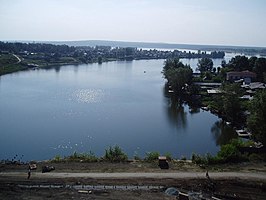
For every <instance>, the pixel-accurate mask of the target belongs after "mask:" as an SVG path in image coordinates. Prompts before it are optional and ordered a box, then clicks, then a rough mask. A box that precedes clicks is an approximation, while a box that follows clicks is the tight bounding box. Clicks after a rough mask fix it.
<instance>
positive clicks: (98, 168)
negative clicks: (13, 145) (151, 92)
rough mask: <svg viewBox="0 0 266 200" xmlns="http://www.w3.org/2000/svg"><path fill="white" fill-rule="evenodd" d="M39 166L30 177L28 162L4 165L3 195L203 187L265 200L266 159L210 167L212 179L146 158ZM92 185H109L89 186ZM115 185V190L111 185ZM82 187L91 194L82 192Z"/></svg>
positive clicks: (156, 193) (123, 194) (155, 193)
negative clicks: (163, 166)
mask: <svg viewBox="0 0 266 200" xmlns="http://www.w3.org/2000/svg"><path fill="white" fill-rule="evenodd" d="M44 165H53V166H54V167H55V171H52V172H49V173H41V166H44ZM37 166H38V167H37V170H35V171H32V173H31V178H30V179H29V180H28V179H27V165H5V164H1V165H0V199H176V197H173V196H168V195H166V194H165V193H164V191H165V189H166V188H168V187H176V188H178V189H179V190H182V191H192V190H193V191H198V192H200V191H202V192H203V193H206V194H208V195H216V196H219V197H221V199H266V165H265V163H242V164H238V165H230V166H219V167H218V166H212V167H211V168H210V167H208V168H207V169H208V170H209V176H210V179H208V178H206V170H207V169H206V167H203V168H202V167H199V166H196V165H194V164H192V163H190V162H181V163H179V162H177V163H175V162H171V163H170V169H169V170H161V169H159V168H158V166H157V163H144V162H129V163H47V162H40V163H37ZM39 185H43V186H45V187H46V188H41V187H38V186H39ZM51 185H52V186H53V185H56V186H58V187H57V188H53V187H51ZM88 185H89V186H106V188H102V189H99V188H98V189H93V188H86V187H85V186H88ZM32 186H33V187H32ZM76 186H78V187H79V189H78V188H75V187H76ZM107 186H109V188H108V187H107ZM111 186H112V187H113V189H110V187H111ZM116 186H145V187H146V186H147V187H149V186H158V188H150V189H147V188H146V189H134V190H133V189H117V188H115V187H116ZM159 186H160V187H159ZM28 187H29V188H28ZM82 187H84V188H82ZM79 190H84V191H85V192H87V193H79ZM89 191H91V193H89Z"/></svg>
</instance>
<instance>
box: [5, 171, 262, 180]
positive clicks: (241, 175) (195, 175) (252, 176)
mask: <svg viewBox="0 0 266 200" xmlns="http://www.w3.org/2000/svg"><path fill="white" fill-rule="evenodd" d="M25 174H26V173H22V172H1V173H0V178H1V177H17V178H21V177H25ZM32 177H36V178H45V179H47V178H57V179H58V178H93V179H134V178H141V179H145V178H147V179H169V178H171V179H204V178H206V173H202V172H175V173H173V172H170V173H168V172H165V173H157V172H156V173H51V172H50V173H40V172H36V173H34V172H33V173H32ZM209 177H210V178H211V179H242V180H243V179H246V180H257V181H260V180H261V181H266V173H251V172H209Z"/></svg>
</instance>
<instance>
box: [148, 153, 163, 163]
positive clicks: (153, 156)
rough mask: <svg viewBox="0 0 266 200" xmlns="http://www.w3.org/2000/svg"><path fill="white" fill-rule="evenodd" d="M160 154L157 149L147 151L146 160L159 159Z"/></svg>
mask: <svg viewBox="0 0 266 200" xmlns="http://www.w3.org/2000/svg"><path fill="white" fill-rule="evenodd" d="M159 156H160V153H159V152H157V151H152V152H147V153H146V157H145V161H147V162H153V161H155V160H158V157H159Z"/></svg>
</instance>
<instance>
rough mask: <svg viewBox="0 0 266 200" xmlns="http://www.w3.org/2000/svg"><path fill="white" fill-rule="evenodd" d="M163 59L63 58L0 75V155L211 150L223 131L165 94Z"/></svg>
mask: <svg viewBox="0 0 266 200" xmlns="http://www.w3.org/2000/svg"><path fill="white" fill-rule="evenodd" d="M163 62H164V60H138V61H131V62H126V61H116V62H108V63H103V64H101V65H100V64H88V65H79V66H74V65H69V66H64V67H57V68H51V69H40V70H32V71H24V72H18V73H13V74H10V75H5V76H2V77H0V127H1V130H0V132H1V133H0V159H12V158H13V157H14V156H15V155H18V156H17V157H21V156H22V155H24V156H23V159H24V160H32V159H36V160H40V159H49V158H52V157H54V156H55V155H57V154H60V155H69V154H71V153H73V152H74V151H77V152H88V151H90V150H91V151H93V152H94V153H95V154H96V155H98V156H102V155H103V154H104V150H105V148H107V147H108V146H112V145H116V144H117V145H119V146H120V147H122V148H123V149H124V150H125V151H126V152H127V153H128V154H129V156H133V155H134V154H137V155H139V156H144V155H145V153H146V152H149V151H159V152H160V153H162V154H163V153H166V152H169V153H171V154H172V155H173V156H174V157H180V156H182V155H183V156H187V157H190V156H191V154H192V152H197V153H201V154H204V153H207V152H209V153H212V154H214V153H216V152H217V151H218V149H219V144H220V142H219V141H220V140H219V137H221V135H223V133H222V132H221V128H220V127H219V126H217V123H219V119H218V117H216V116H214V115H212V114H210V113H209V112H206V111H205V112H204V111H201V110H199V111H198V112H196V113H191V112H189V108H188V106H181V107H180V106H177V105H175V104H173V103H172V102H171V100H170V99H169V98H168V97H165V95H164V83H165V80H164V79H163V78H162V74H161V71H162V67H163ZM144 71H145V72H146V73H144ZM215 127H216V128H215ZM217 127H218V128H217Z"/></svg>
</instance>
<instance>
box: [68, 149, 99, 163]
mask: <svg viewBox="0 0 266 200" xmlns="http://www.w3.org/2000/svg"><path fill="white" fill-rule="evenodd" d="M65 160H67V161H70V162H77V161H79V162H80V161H82V162H97V161H98V158H97V157H96V156H95V155H94V153H93V152H91V151H90V152H89V153H77V152H74V153H73V154H72V155H70V156H69V157H66V158H65Z"/></svg>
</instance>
